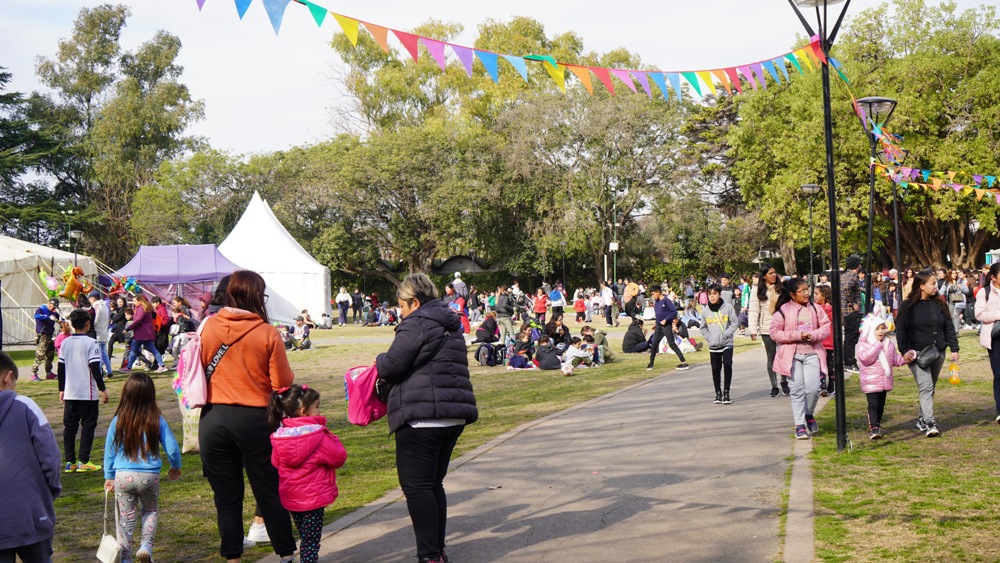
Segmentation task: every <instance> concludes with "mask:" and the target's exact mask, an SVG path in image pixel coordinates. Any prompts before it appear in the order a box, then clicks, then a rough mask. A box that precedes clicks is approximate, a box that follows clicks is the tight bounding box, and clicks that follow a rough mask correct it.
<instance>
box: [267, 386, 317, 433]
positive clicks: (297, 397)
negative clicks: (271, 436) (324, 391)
mask: <svg viewBox="0 0 1000 563" xmlns="http://www.w3.org/2000/svg"><path fill="white" fill-rule="evenodd" d="M318 400H319V391H316V390H315V389H312V388H311V387H309V386H308V385H291V386H289V387H284V388H281V389H278V390H276V391H272V392H271V400H270V401H269V402H268V405H267V422H268V424H269V425H270V426H271V431H272V432H273V431H275V430H277V429H278V428H280V427H281V421H282V420H284V419H286V418H295V417H297V416H301V413H302V411H304V410H306V409H308V408H309V407H310V406H311V405H312V404H313V403H315V402H316V401H318Z"/></svg>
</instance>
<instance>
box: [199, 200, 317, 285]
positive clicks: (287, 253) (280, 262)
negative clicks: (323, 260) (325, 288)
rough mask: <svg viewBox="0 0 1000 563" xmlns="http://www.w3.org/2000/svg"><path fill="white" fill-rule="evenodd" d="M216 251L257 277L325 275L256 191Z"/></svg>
mask: <svg viewBox="0 0 1000 563" xmlns="http://www.w3.org/2000/svg"><path fill="white" fill-rule="evenodd" d="M219 251H220V252H222V253H223V254H225V255H226V257H227V258H229V259H230V260H233V261H235V262H238V263H239V264H242V265H243V267H244V268H248V269H250V270H254V271H256V272H258V273H260V274H264V273H266V272H267V273H269V272H285V273H301V272H310V273H325V272H327V269H326V267H325V266H323V265H322V264H320V263H319V262H317V261H316V259H315V258H313V257H312V256H311V255H310V254H309V253H308V252H306V250H305V249H304V248H302V245H300V244H299V242H298V241H297V240H295V238H294V237H293V236H292V235H290V234H288V231H287V230H285V227H284V226H283V225H282V224H281V221H278V218H277V217H275V215H274V211H271V206H270V205H268V204H267V202H266V201H264V200H263V199H262V198H261V197H260V194H259V193H257V192H254V194H253V197H252V198H251V199H250V203H249V205H247V209H246V211H244V212H243V216H242V217H240V220H239V222H238V223H236V226H235V227H233V230H232V232H231V233H229V236H228V237H226V240H224V241H222V244H220V245H219Z"/></svg>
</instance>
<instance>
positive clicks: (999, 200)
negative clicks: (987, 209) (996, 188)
mask: <svg viewBox="0 0 1000 563" xmlns="http://www.w3.org/2000/svg"><path fill="white" fill-rule="evenodd" d="M995 195H996V196H997V205H1000V194H995Z"/></svg>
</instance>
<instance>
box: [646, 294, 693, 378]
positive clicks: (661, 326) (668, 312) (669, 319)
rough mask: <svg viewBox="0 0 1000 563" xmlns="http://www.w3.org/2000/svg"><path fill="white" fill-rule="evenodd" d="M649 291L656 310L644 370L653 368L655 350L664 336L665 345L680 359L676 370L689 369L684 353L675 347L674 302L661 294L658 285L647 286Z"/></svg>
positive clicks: (675, 314)
mask: <svg viewBox="0 0 1000 563" xmlns="http://www.w3.org/2000/svg"><path fill="white" fill-rule="evenodd" d="M649 293H650V295H652V296H653V299H654V300H655V301H656V302H655V303H654V304H653V308H654V309H655V311H656V328H655V329H653V339H652V342H651V343H650V345H649V365H647V366H646V371H649V370H651V369H653V364H654V363H656V352H657V351H658V349H659V347H660V340H662V339H664V338H666V339H667V345H668V346H670V349H671V350H673V351H674V354H677V359H679V360H680V361H681V363H680V364H679V365H678V366H677V370H678V371H684V370H688V369H691V368H690V366H688V364H687V362H686V361H685V360H684V353H683V352H681V349H680V348H678V347H677V343H676V342H675V341H674V330H673V322H674V319H676V318H677V309H676V308H675V307H674V303H673V302H672V301H671V300H670V299H668V298H667V297H666V296H665V295H663V290H662V289H661V288H660V286H658V285H654V286H653V287H651V288H649Z"/></svg>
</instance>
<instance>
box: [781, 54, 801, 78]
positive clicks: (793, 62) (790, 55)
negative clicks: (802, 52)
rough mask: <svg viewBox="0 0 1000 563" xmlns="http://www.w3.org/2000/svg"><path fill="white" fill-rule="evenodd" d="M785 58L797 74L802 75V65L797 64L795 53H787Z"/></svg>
mask: <svg viewBox="0 0 1000 563" xmlns="http://www.w3.org/2000/svg"><path fill="white" fill-rule="evenodd" d="M785 58H786V59H788V60H789V62H791V63H792V65H794V66H795V68H796V70H798V71H799V74H802V65H800V64H799V59H798V57H796V56H795V53H788V54H787V55H785Z"/></svg>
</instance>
